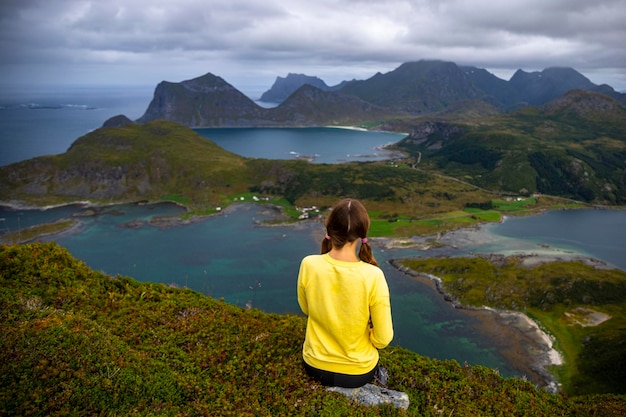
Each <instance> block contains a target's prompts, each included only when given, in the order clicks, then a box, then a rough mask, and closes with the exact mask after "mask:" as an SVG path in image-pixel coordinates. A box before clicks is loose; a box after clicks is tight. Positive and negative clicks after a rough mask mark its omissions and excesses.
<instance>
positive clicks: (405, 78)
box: [340, 61, 484, 114]
mask: <svg viewBox="0 0 626 417" xmlns="http://www.w3.org/2000/svg"><path fill="white" fill-rule="evenodd" d="M340 91H341V92H342V93H344V94H352V95H355V96H357V97H359V98H361V99H362V100H365V101H368V102H370V103H373V104H376V105H378V106H381V107H387V108H389V109H393V110H397V111H402V112H408V113H412V114H424V113H434V112H438V111H441V110H444V109H446V108H447V107H448V106H450V105H452V104H456V103H459V102H461V101H465V100H474V99H477V98H482V97H483V96H484V93H483V92H482V91H480V90H479V89H478V88H477V87H476V86H475V85H474V84H473V83H472V81H471V80H470V78H469V77H468V76H467V74H466V73H465V72H463V71H462V70H461V68H459V67H458V66H457V65H456V64H454V63H452V62H444V61H418V62H407V63H404V64H402V65H400V66H399V67H398V68H397V69H395V70H393V71H391V72H388V73H386V74H381V73H377V74H376V75H374V76H373V77H371V78H369V79H367V80H364V81H355V82H352V83H350V84H349V85H346V86H345V87H343V88H342V89H341V90H340Z"/></svg>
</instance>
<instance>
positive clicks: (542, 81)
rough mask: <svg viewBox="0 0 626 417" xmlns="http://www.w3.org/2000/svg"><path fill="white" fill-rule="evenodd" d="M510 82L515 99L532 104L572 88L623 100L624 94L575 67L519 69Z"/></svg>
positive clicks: (502, 99) (537, 103)
mask: <svg viewBox="0 0 626 417" xmlns="http://www.w3.org/2000/svg"><path fill="white" fill-rule="evenodd" d="M509 84H510V85H511V86H512V87H513V89H514V91H515V96H514V97H515V100H516V101H517V102H518V103H526V104H528V105H531V106H537V105H541V104H544V103H547V102H548V101H550V100H553V99H555V98H556V97H558V96H560V95H562V94H565V93H566V92H568V91H571V90H586V91H595V92H600V93H602V94H605V95H608V96H610V97H613V98H615V99H618V100H619V99H622V100H623V97H621V96H622V94H620V93H617V92H616V91H615V90H613V89H612V88H611V87H609V86H607V85H603V86H598V85H596V84H593V83H592V82H591V81H589V79H587V78H586V77H585V76H584V75H582V74H581V73H579V72H578V71H576V70H575V69H573V68H547V69H544V70H543V71H541V72H524V71H522V70H517V72H516V73H515V74H514V75H513V77H511V80H510V81H509ZM501 101H502V102H504V103H506V102H507V101H508V100H507V99H506V98H505V97H501ZM510 104H516V103H510Z"/></svg>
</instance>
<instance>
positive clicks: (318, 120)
mask: <svg viewBox="0 0 626 417" xmlns="http://www.w3.org/2000/svg"><path fill="white" fill-rule="evenodd" d="M269 110H270V112H273V113H276V114H281V115H282V117H283V118H285V119H289V120H291V121H293V122H295V123H296V124H301V125H311V124H313V125H318V126H319V125H358V124H361V123H362V122H364V121H380V120H382V119H385V118H388V117H392V116H395V115H398V114H399V113H398V112H397V111H391V110H389V109H386V108H384V107H380V106H376V105H374V104H371V103H369V102H367V101H365V100H362V99H360V98H359V97H356V96H353V95H349V94H344V93H343V92H331V91H323V90H320V89H318V88H315V87H313V86H311V85H308V84H305V85H303V86H301V87H300V88H299V89H298V90H296V92H294V93H293V94H291V95H290V96H289V97H288V98H287V100H285V101H284V102H283V103H281V105H280V106H278V107H277V108H274V109H269Z"/></svg>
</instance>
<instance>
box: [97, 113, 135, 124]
mask: <svg viewBox="0 0 626 417" xmlns="http://www.w3.org/2000/svg"><path fill="white" fill-rule="evenodd" d="M132 123H135V122H133V121H132V120H130V119H129V118H128V117H126V116H124V115H123V114H120V115H117V116H113V117H111V118H110V119H108V120H107V121H106V122H104V123H103V124H102V127H124V126H127V125H129V124H132Z"/></svg>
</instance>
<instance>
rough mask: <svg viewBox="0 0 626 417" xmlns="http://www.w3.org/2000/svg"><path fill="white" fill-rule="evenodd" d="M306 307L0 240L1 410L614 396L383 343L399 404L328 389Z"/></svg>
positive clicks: (489, 411)
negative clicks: (290, 311)
mask: <svg viewBox="0 0 626 417" xmlns="http://www.w3.org/2000/svg"><path fill="white" fill-rule="evenodd" d="M305 326H306V321H305V319H304V318H303V317H300V316H293V315H277V314H266V313H262V312H260V311H258V310H254V309H253V310H244V309H241V308H238V307H236V306H233V305H230V304H226V303H224V302H222V301H219V300H215V299H212V298H210V297H206V296H204V295H202V294H200V293H197V292H194V291H190V290H183V289H177V288H171V287H167V286H164V285H162V284H151V283H139V282H137V281H135V280H133V279H131V278H127V277H121V276H117V277H108V276H105V275H103V274H101V273H99V272H95V271H93V270H91V269H89V268H88V267H87V266H86V265H85V264H84V263H82V262H80V261H78V260H76V259H74V258H72V257H71V256H70V254H69V253H68V252H67V251H66V250H64V249H62V248H60V247H59V246H57V245H56V244H52V243H47V244H39V243H37V244H29V245H23V246H3V247H2V248H1V249H0V331H1V332H2V335H3V337H2V338H0V349H2V352H3V355H4V356H3V360H2V361H0V412H1V413H2V414H3V415H14V414H20V415H41V416H43V415H46V416H57V415H68V414H70V415H104V414H106V415H129V416H134V415H137V416H139V415H163V416H169V415H172V416H174V415H237V416H240V415H302V416H308V415H328V416H381V415H383V416H404V415H410V416H436V415H451V414H452V415H455V416H478V415H489V416H498V415H501V416H509V415H528V416H570V415H580V416H585V415H594V416H612V415H620V414H623V413H624V412H626V399H625V398H624V397H623V396H616V395H611V396H598V397H596V396H585V397H567V396H561V395H552V394H548V393H546V392H543V391H540V390H537V389H536V388H535V387H533V386H532V384H530V383H529V382H527V381H524V380H520V379H515V378H502V377H501V376H499V375H498V373H497V372H496V371H494V370H492V369H488V368H484V367H481V366H461V365H459V364H458V363H457V362H455V361H439V360H434V359H430V358H427V357H424V356H420V355H418V354H416V353H413V352H410V351H408V350H406V349H402V348H401V347H389V348H387V349H385V350H383V351H382V352H381V364H382V365H383V366H385V367H387V369H388V370H389V372H390V374H391V380H390V388H392V389H397V390H402V391H405V392H407V393H408V395H409V398H410V400H411V406H410V407H409V409H408V410H407V411H406V412H405V411H403V410H398V409H395V408H392V407H390V406H385V407H365V406H360V405H356V404H354V403H351V402H350V401H349V400H347V399H346V398H345V397H343V396H341V395H339V394H336V393H331V392H326V391H325V390H324V389H323V387H321V386H319V385H317V384H315V383H313V382H311V381H310V380H309V379H308V378H307V376H306V374H305V372H304V371H303V368H302V366H301V348H302V340H303V338H304V330H305Z"/></svg>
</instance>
